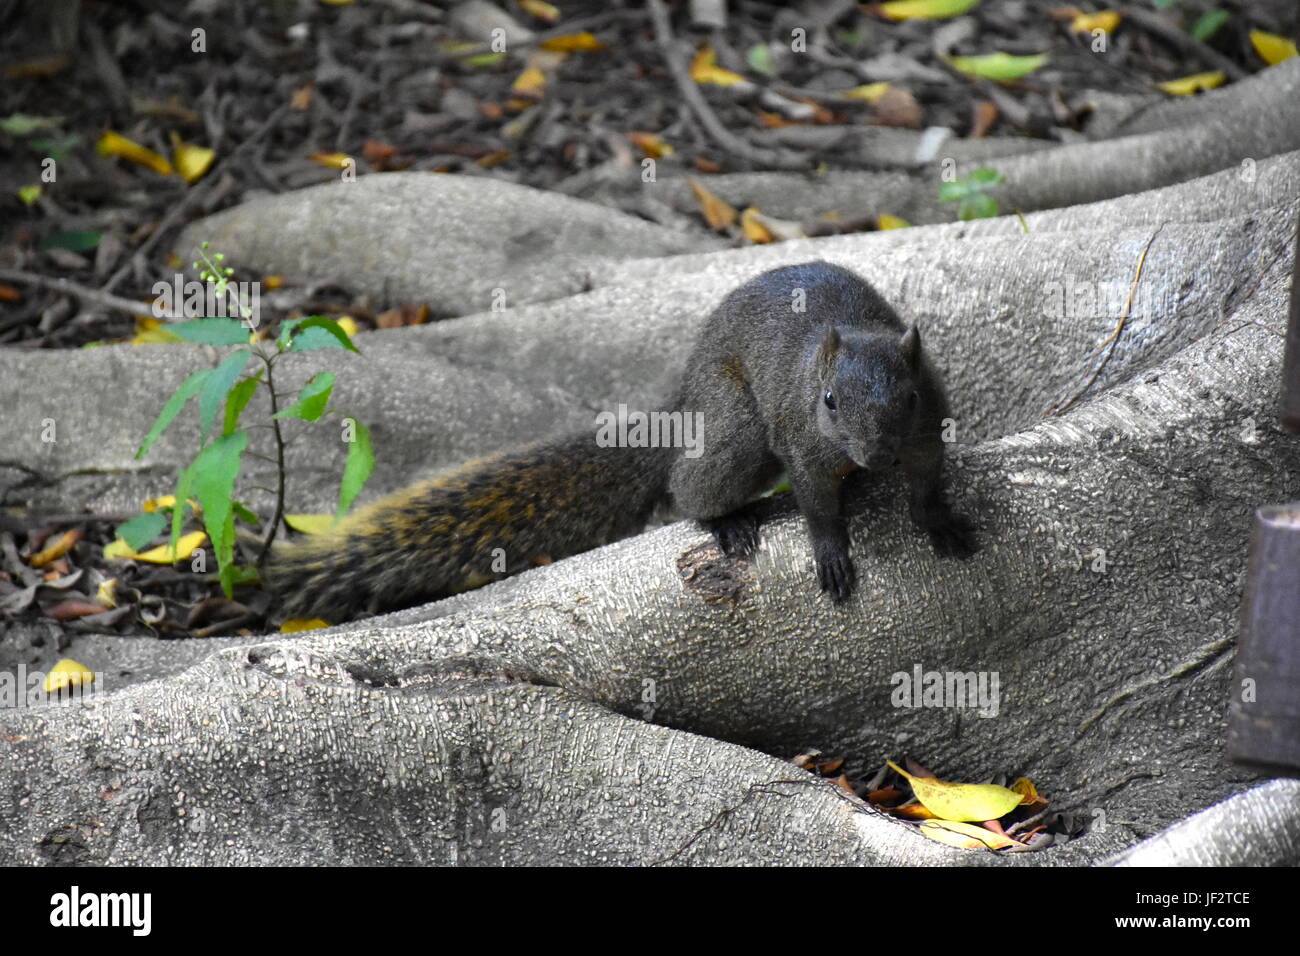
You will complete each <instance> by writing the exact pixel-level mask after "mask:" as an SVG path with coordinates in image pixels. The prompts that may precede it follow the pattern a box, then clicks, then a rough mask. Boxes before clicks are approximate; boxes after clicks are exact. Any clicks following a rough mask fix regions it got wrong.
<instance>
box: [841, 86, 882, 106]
mask: <svg viewBox="0 0 1300 956" xmlns="http://www.w3.org/2000/svg"><path fill="white" fill-rule="evenodd" d="M890 89H891V87H890V85H889V84H888V83H867V84H865V85H863V86H855V87H853V89H851V90H845V91H844V92H843V93H841V94H840V96H843V97H847V98H848V99H851V100H866V101H867V102H868V103H874V102H876V100H878V99H880V98H881V97H882V96H884V95H885V94H886V93H888V92H889V90H890Z"/></svg>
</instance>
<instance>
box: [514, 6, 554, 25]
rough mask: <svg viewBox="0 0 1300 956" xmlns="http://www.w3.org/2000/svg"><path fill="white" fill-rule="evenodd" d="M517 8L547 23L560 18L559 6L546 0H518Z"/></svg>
mask: <svg viewBox="0 0 1300 956" xmlns="http://www.w3.org/2000/svg"><path fill="white" fill-rule="evenodd" d="M519 9H520V10H523V11H524V12H525V13H529V14H532V15H533V16H535V17H536V18H537V19H539V20H545V21H546V22H547V23H554V22H555V21H557V20H559V19H560V8H559V7H557V6H555V4H553V3H547V2H546V0H519Z"/></svg>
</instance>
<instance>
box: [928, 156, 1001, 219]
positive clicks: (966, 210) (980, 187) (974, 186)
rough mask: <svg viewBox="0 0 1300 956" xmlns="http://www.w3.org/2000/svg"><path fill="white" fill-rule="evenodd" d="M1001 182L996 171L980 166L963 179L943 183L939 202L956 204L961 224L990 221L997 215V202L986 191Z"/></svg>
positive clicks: (999, 175) (940, 188)
mask: <svg viewBox="0 0 1300 956" xmlns="http://www.w3.org/2000/svg"><path fill="white" fill-rule="evenodd" d="M1002 181H1003V180H1002V174H1001V173H999V172H998V171H997V170H995V169H989V168H987V167H985V166H981V167H980V168H979V169H972V170H971V172H970V175H969V176H966V177H964V178H963V179H958V180H956V181H954V182H951V183H943V184H942V185H941V186H940V187H939V202H955V203H957V215H958V216H959V217H960V218H961V220H962V221H963V222H966V221H968V220H971V219H992V218H993V217H994V216H996V215H997V214H998V201H997V200H996V199H994V198H993V197H992V196H990V195H989V194H988V191H989V190H990V189H992V188H993V187H994V186H996V185H997V184H998V183H1000V182H1002Z"/></svg>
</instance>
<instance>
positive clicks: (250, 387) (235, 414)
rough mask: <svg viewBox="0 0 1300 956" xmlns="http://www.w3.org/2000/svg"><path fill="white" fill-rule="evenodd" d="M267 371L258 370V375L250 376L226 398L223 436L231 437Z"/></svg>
mask: <svg viewBox="0 0 1300 956" xmlns="http://www.w3.org/2000/svg"><path fill="white" fill-rule="evenodd" d="M264 371H266V370H265V369H260V368H259V369H258V370H257V373H256V374H254V375H250V376H249V377H248V378H246V379H244V380H243V381H242V382H240V383H239V384H238V385H236V386H235V387H234V388H232V389H231V390H230V394H229V396H228V397H227V398H226V421H225V424H224V425H223V426H222V429H221V434H223V435H229V434H230V433H231V432H233V431H234V430H235V427H236V426H237V425H238V424H239V416H240V415H242V414H243V413H244V409H245V408H246V407H247V405H248V403H249V402H250V401H252V398H253V393H254V392H256V391H257V386H258V385H259V384H260V383H261V381H262V373H263V372H264Z"/></svg>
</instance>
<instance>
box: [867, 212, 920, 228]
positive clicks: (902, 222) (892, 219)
mask: <svg viewBox="0 0 1300 956" xmlns="http://www.w3.org/2000/svg"><path fill="white" fill-rule="evenodd" d="M911 225H912V224H911V223H910V222H908V221H907V220H906V219H903V218H902V217H900V216H891V215H890V214H889V213H887V212H882V213H881V214H880V215H879V216H877V217H876V228H877V229H906V228H908V227H909V226H911Z"/></svg>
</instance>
